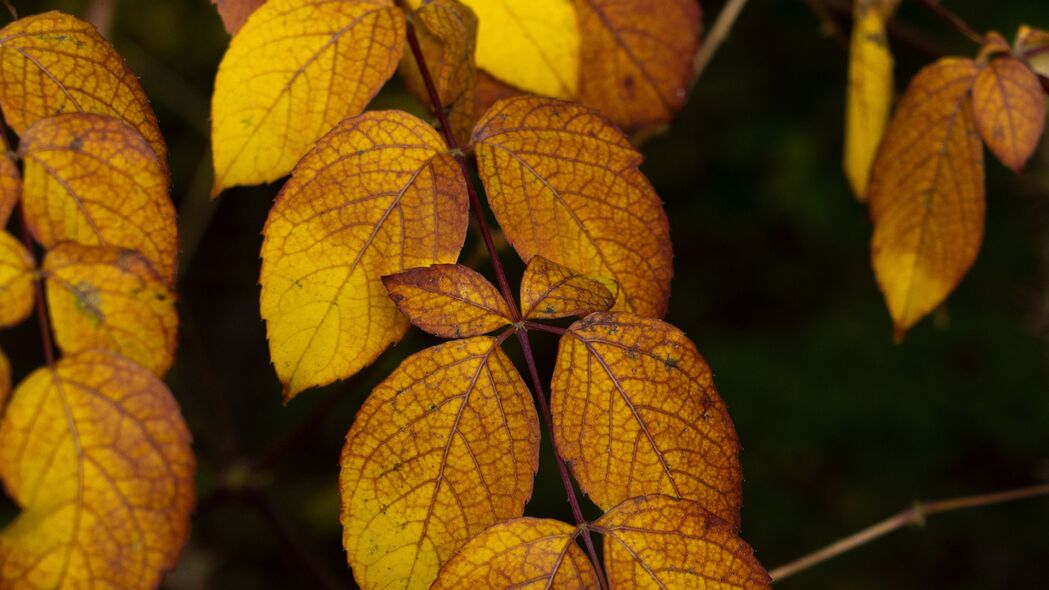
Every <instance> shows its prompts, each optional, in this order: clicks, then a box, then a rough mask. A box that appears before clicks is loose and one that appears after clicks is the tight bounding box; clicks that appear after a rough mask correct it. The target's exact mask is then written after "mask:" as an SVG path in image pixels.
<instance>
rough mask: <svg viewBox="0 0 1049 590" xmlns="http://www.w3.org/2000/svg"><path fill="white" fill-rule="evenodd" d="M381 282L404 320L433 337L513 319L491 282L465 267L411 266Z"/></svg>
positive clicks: (470, 331)
mask: <svg viewBox="0 0 1049 590" xmlns="http://www.w3.org/2000/svg"><path fill="white" fill-rule="evenodd" d="M382 282H383V284H384V285H386V289H387V290H388V291H389V292H390V298H392V299H393V301H394V303H396V304H397V307H398V309H400V310H401V311H402V312H403V313H404V315H406V316H408V320H409V321H410V322H411V323H413V324H415V325H416V326H419V327H420V328H422V329H423V330H426V331H427V332H429V333H431V334H433V335H435V336H440V337H442V338H466V337H469V336H477V335H478V334H484V333H487V332H491V331H492V330H494V329H496V328H499V327H502V326H506V325H509V324H510V323H512V322H513V320H512V319H511V318H510V308H509V307H507V304H506V300H504V299H503V296H502V295H500V294H499V290H498V289H496V288H495V285H493V284H491V283H489V282H488V279H486V278H484V277H483V276H481V274H480V273H478V272H477V271H475V270H473V269H471V268H469V267H466V266H462V265H459V264H435V265H433V266H430V267H427V268H413V269H411V270H407V271H405V272H402V273H398V274H395V275H390V276H386V277H383V279H382Z"/></svg>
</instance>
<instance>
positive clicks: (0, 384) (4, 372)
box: [0, 348, 11, 416]
mask: <svg viewBox="0 0 1049 590" xmlns="http://www.w3.org/2000/svg"><path fill="white" fill-rule="evenodd" d="M10 393H11V361H9V360H7V356H6V355H5V354H4V350H3V349H2V348H0V416H2V415H3V413H4V408H5V407H7V396H8V394H10Z"/></svg>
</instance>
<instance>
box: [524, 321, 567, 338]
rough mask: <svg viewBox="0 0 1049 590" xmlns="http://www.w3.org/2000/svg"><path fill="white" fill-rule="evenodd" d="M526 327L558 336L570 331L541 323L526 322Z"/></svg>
mask: <svg viewBox="0 0 1049 590" xmlns="http://www.w3.org/2000/svg"><path fill="white" fill-rule="evenodd" d="M524 325H525V328H528V329H529V330H539V331H540V332H549V333H551V334H557V335H558V336H562V335H564V333H565V332H567V331H568V330H565V329H564V328H562V327H560V326H551V325H548V324H540V323H539V322H527V321H526V322H525V323H524Z"/></svg>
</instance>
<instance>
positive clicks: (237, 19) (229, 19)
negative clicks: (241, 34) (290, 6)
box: [211, 0, 266, 35]
mask: <svg viewBox="0 0 1049 590" xmlns="http://www.w3.org/2000/svg"><path fill="white" fill-rule="evenodd" d="M265 1H266V0H211V3H212V4H214V5H215V8H216V9H217V10H218V11H219V16H220V17H222V26H224V27H225V28H226V32H227V33H229V34H230V35H236V34H237V31H239V30H240V28H241V27H243V26H244V21H246V20H248V17H249V16H251V13H253V12H255V10H256V9H257V8H258V7H259V6H262V3H263V2H265Z"/></svg>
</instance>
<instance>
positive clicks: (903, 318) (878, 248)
mask: <svg viewBox="0 0 1049 590" xmlns="http://www.w3.org/2000/svg"><path fill="white" fill-rule="evenodd" d="M975 77H976V64H975V63H973V61H972V60H969V59H960V58H944V59H941V60H939V61H938V62H936V63H934V64H932V65H930V66H927V67H925V68H924V69H922V70H921V71H920V72H918V74H917V75H916V76H915V77H914V79H913V80H911V83H910V85H909V86H908V87H907V92H906V93H905V94H904V96H903V98H902V99H901V100H900V104H899V106H898V107H897V109H896V114H895V115H893V118H892V121H891V123H890V124H889V129H888V131H887V132H886V134H885V139H884V140H883V141H882V144H881V147H880V148H879V149H878V156H877V158H875V160H874V167H873V168H872V170H871V184H870V211H871V219H872V220H873V221H874V236H873V238H872V239H871V260H872V263H873V266H874V274H875V276H876V277H877V279H878V286H879V287H880V288H881V291H882V293H883V294H884V295H885V302H886V304H887V305H888V307H889V313H890V314H891V315H892V318H893V323H894V325H895V331H896V338H897V339H900V338H902V337H903V334H904V333H905V332H906V331H907V330H908V329H909V328H910V327H911V326H913V325H914V324H915V323H916V322H917V321H918V320H920V319H921V318H922V317H924V316H925V315H926V314H928V313H929V312H930V311H932V310H933V309H934V308H935V307H936V306H937V305H939V304H940V303H941V302H942V301H943V300H944V299H945V298H946V297H947V294H948V293H950V292H951V291H952V290H953V289H954V288H955V286H957V284H958V282H959V281H961V279H962V277H963V276H964V275H965V273H966V271H968V270H969V267H970V266H971V265H972V263H973V261H974V260H975V259H976V254H977V252H978V251H979V249H980V242H981V240H982V239H983V219H984V177H983V174H984V173H983V147H982V146H981V145H980V139H979V137H978V136H977V134H976V129H975V127H974V124H973V113H972V104H971V101H970V99H969V90H970V89H971V88H972V85H973V80H974V78H975Z"/></svg>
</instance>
